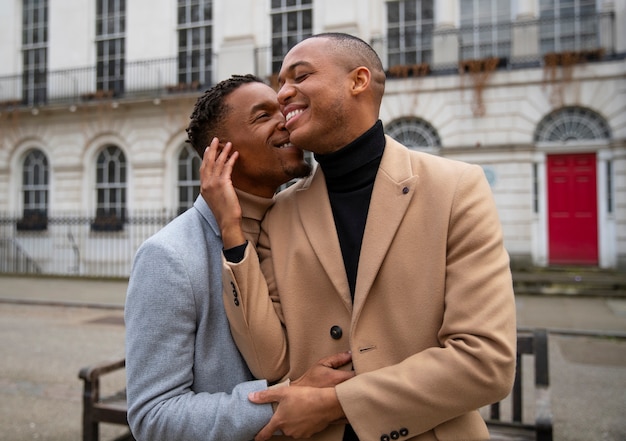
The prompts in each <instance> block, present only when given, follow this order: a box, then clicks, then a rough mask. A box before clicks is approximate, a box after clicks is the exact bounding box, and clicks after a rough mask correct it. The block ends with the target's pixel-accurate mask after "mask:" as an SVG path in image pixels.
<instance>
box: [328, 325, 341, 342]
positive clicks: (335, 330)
mask: <svg viewBox="0 0 626 441" xmlns="http://www.w3.org/2000/svg"><path fill="white" fill-rule="evenodd" d="M342 335H343V330H342V329H341V327H340V326H337V325H335V326H333V327H332V328H330V336H331V337H332V338H334V339H335V340H339V339H340V338H341V336H342Z"/></svg>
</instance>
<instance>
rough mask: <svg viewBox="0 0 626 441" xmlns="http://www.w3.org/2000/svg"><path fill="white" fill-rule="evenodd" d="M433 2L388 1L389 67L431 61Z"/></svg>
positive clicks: (415, 0) (428, 0) (413, 0)
mask: <svg viewBox="0 0 626 441" xmlns="http://www.w3.org/2000/svg"><path fill="white" fill-rule="evenodd" d="M433 26H434V23H433V1H432V0H404V1H395V2H387V35H388V38H387V57H388V58H387V61H388V66H389V67H390V68H391V67H394V66H398V65H407V64H408V65H411V64H421V63H431V62H432V56H433Z"/></svg>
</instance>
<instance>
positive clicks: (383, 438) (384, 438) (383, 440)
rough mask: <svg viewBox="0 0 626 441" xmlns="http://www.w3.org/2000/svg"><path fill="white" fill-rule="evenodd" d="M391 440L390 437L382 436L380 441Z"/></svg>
mask: <svg viewBox="0 0 626 441" xmlns="http://www.w3.org/2000/svg"><path fill="white" fill-rule="evenodd" d="M389 440H390V438H389V435H381V436H380V441H389Z"/></svg>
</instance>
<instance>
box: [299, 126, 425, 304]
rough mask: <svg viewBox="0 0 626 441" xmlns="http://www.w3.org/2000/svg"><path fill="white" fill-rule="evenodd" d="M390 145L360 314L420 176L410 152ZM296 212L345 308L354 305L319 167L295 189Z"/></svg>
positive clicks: (359, 296)
mask: <svg viewBox="0 0 626 441" xmlns="http://www.w3.org/2000/svg"><path fill="white" fill-rule="evenodd" d="M385 141H386V147H385V151H384V153H383V157H382V159H381V163H380V167H379V170H378V173H377V175H376V181H375V182H374V190H373V193H372V200H371V203H370V207H369V212H368V216H367V223H366V225H365V234H364V236H363V245H362V246H361V258H360V259H359V269H358V274H357V282H356V292H355V296H354V309H355V313H357V314H358V311H359V310H360V308H361V306H362V304H363V302H364V300H365V298H366V297H367V293H368V292H369V290H370V288H371V286H372V284H373V283H374V280H375V278H376V275H377V274H378V270H379V268H380V266H381V265H382V262H383V260H384V258H385V255H386V254H387V251H388V250H389V246H390V245H391V242H392V240H393V237H394V235H395V233H396V230H397V228H398V225H399V224H400V222H401V221H402V219H403V217H404V214H405V212H406V210H407V208H408V206H409V203H410V201H411V199H412V198H413V194H414V192H415V190H416V186H417V181H418V176H417V175H415V174H414V173H413V171H412V168H411V158H410V151H409V150H408V149H407V148H406V147H404V146H403V145H401V144H400V143H398V142H397V141H394V140H393V139H392V138H390V137H388V136H385ZM295 197H296V201H297V207H298V212H299V214H300V219H301V222H302V226H303V229H304V232H305V234H306V236H307V239H308V241H309V243H310V245H311V247H312V249H313V251H314V252H315V254H316V255H317V256H318V259H319V261H320V262H321V264H322V266H323V268H324V271H325V272H326V273H327V274H328V276H329V278H330V280H332V281H333V284H334V287H335V289H336V290H337V292H338V293H339V295H340V297H341V299H342V300H343V302H344V303H345V304H346V307H347V308H348V309H349V310H351V309H352V307H353V306H352V300H351V298H350V288H349V286H348V279H347V277H346V272H345V268H344V265H343V259H342V256H341V248H340V246H339V239H338V238H337V230H336V228H335V223H334V220H333V214H332V210H331V207H330V202H329V199H328V193H327V189H326V183H325V180H324V175H323V172H322V170H321V168H320V167H317V168H316V170H315V172H314V174H313V175H312V176H311V177H309V178H307V179H306V180H305V181H303V183H302V185H301V186H300V189H299V190H298V191H297V192H296V196H295Z"/></svg>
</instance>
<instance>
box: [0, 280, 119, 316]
mask: <svg viewBox="0 0 626 441" xmlns="http://www.w3.org/2000/svg"><path fill="white" fill-rule="evenodd" d="M127 287H128V281H127V280H123V279H87V278H62V277H19V276H0V302H5V303H34V304H42V305H56V304H61V305H66V306H86V307H96V308H119V309H123V308H124V302H125V299H126V288H127Z"/></svg>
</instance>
